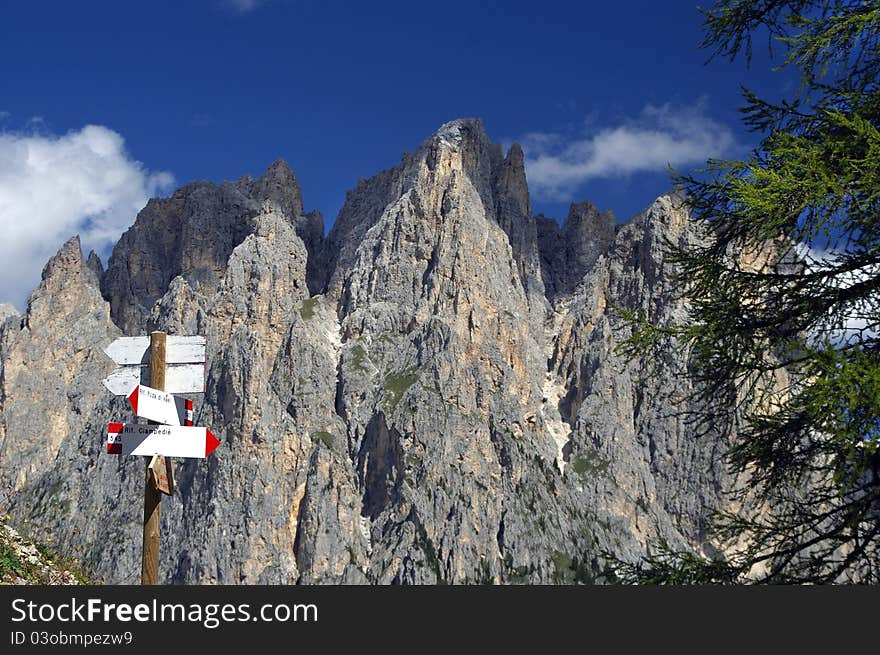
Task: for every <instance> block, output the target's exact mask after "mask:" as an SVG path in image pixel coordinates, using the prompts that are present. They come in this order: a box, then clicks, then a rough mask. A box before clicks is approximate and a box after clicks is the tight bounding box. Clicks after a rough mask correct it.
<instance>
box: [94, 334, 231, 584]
mask: <svg viewBox="0 0 880 655" xmlns="http://www.w3.org/2000/svg"><path fill="white" fill-rule="evenodd" d="M205 346H206V343H205V338H204V337H199V336H195V337H181V336H167V335H166V334H165V333H164V332H153V333H152V334H150V336H149V337H120V338H119V339H116V341H114V342H113V343H111V344H110V345H109V346H107V347H106V348H105V349H104V352H105V353H106V354H107V356H108V357H110V358H111V359H112V360H113V361H114V362H115V363H116V364H117V365H118V368H117V369H116V370H115V371H113V372H112V373H111V374H110V375H109V376H108V377H107V378H105V379H104V380H103V383H104V386H105V387H107V389H108V390H109V391H110V392H111V393H112V394H114V395H117V396H127V397H128V401H129V403H130V404H131V406H132V409H133V410H134V413H135V415H137V416H140V417H143V418H146V419H149V424H148V425H143V424H125V423H110V424H109V425H108V426H107V453H108V454H113V455H144V456H147V457H150V460H149V461H148V463H147V466H146V472H145V479H144V538H143V558H142V561H141V584H149V585H154V584H157V583H158V577H159V575H158V574H159V508H160V503H161V501H162V494H163V493H165V494H168V495H171V494H173V493H174V469H173V468H172V466H171V461H170V460H166V456H167V457H199V458H204V457H207V456H208V455H210V454H211V453H212V452H213V451H214V449H215V448H217V446H218V445H219V444H220V442H219V440H218V439H217V438H216V437H215V436H214V435H213V433H212V432H211V431H210V430H209V429H207V428H204V427H194V426H193V425H192V418H193V415H192V401H191V400H188V399H184V398H176V397H175V396H173V395H172V394H174V393H202V392H204V390H205ZM145 375H146V376H147V384H142V379H141V378H142V377H144V376H145Z"/></svg>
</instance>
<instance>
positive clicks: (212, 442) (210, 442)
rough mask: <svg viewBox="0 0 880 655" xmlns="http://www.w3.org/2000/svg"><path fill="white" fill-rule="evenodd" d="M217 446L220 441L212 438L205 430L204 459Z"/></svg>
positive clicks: (212, 435) (208, 431)
mask: <svg viewBox="0 0 880 655" xmlns="http://www.w3.org/2000/svg"><path fill="white" fill-rule="evenodd" d="M219 445H220V441H219V440H218V439H217V437H215V436H214V433H213V432H211V431H210V430H208V429H207V428H205V457H207V456H208V455H210V454H211V453H213V452H214V449H215V448H217V446H219Z"/></svg>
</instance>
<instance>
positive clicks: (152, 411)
mask: <svg viewBox="0 0 880 655" xmlns="http://www.w3.org/2000/svg"><path fill="white" fill-rule="evenodd" d="M128 402H129V403H130V404H131V408H132V409H133V410H134V413H135V415H136V416H140V417H142V418H146V419H150V420H151V421H156V422H157V423H164V424H165V425H180V417H181V415H183V414H184V412H185V410H184V405H185V403H186V400H185V399H184V398H176V397H174V396H172V395H171V394H170V393H168V392H167V391H159V390H158V389H153V388H152V387H148V386H145V385H143V384H139V385H137V386H136V387H135V388H134V391H132V392H131V393H130V394H129V395H128ZM190 425H192V423H190Z"/></svg>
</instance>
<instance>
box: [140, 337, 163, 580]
mask: <svg viewBox="0 0 880 655" xmlns="http://www.w3.org/2000/svg"><path fill="white" fill-rule="evenodd" d="M150 386H151V387H153V388H154V389H158V390H160V391H165V333H164V332H153V333H151V334H150ZM161 500H162V494H161V493H160V492H159V490H158V489H156V487H155V485H154V484H153V480H152V475H151V471H150V462H149V460H148V461H147V466H146V469H145V474H144V550H143V559H142V560H141V584H144V585H155V584H158V583H159V503H160V502H161Z"/></svg>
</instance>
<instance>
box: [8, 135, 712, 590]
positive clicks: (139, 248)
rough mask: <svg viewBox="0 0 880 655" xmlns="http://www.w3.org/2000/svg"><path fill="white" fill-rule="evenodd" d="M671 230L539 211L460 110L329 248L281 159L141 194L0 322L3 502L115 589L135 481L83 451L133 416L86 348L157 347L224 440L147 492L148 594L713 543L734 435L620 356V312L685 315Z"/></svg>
mask: <svg viewBox="0 0 880 655" xmlns="http://www.w3.org/2000/svg"><path fill="white" fill-rule="evenodd" d="M682 211H683V210H682V208H681V207H680V205H676V203H675V202H674V200H673V199H672V197H671V196H668V197H664V198H661V199H659V200H658V201H657V202H656V203H654V204H653V205H652V206H651V207H650V208H649V209H648V210H647V211H646V212H645V213H644V214H642V215H641V216H640V217H637V218H636V219H634V220H632V221H630V222H629V223H627V224H625V225H622V226H618V227H617V228H615V221H614V216H613V215H612V214H611V213H610V212H600V211H598V210H597V209H596V208H595V207H594V206H592V205H590V204H589V203H576V204H574V205H572V207H571V209H570V211H569V214H568V217H567V218H566V220H565V222H564V223H563V224H562V225H561V226H560V224H559V223H558V222H557V221H555V220H553V219H552V218H546V217H542V216H538V217H534V216H532V214H531V209H530V201H529V194H528V187H527V183H526V177H525V171H524V158H523V153H522V150H521V149H520V148H519V147H518V146H516V145H514V146H511V148H510V149H509V150H508V152H507V153H506V155H505V154H504V153H503V151H502V148H501V146H500V145H497V144H493V143H492V142H491V141H490V140H489V137H488V136H487V135H486V132H485V130H484V128H483V124H482V122H481V121H479V120H477V119H462V120H458V121H453V122H450V123H447V124H445V125H443V126H442V127H441V128H440V129H439V130H438V131H437V132H435V133H434V134H433V135H432V136H430V137H428V138H427V139H426V140H425V141H423V143H422V144H421V146H420V147H419V148H418V149H416V150H415V151H414V152H413V153H412V154H408V155H404V156H403V157H402V159H401V161H400V162H399V163H398V165H396V166H394V167H393V168H390V169H388V170H386V171H382V172H379V173H377V174H375V175H373V176H372V177H369V178H367V179H364V180H363V181H362V182H360V183H358V185H357V186H356V187H355V188H354V189H352V190H351V191H350V192H349V193H348V195H347V197H346V202H345V205H344V206H343V208H342V210H341V211H340V213H339V216H338V217H337V218H336V221H335V223H334V225H333V229H332V230H331V232H330V234H329V235H328V237H327V239H326V240H325V239H323V227H322V219H321V216H320V214H318V213H317V212H312V213H311V214H304V213H303V204H302V193H301V190H300V187H299V183H298V181H297V179H296V176H295V175H294V174H293V172H292V171H291V170H290V167H289V166H287V164H286V163H284V162H283V161H280V160H279V161H277V162H275V163H273V164H272V165H270V166H269V168H268V169H267V171H266V172H265V173H264V174H263V175H262V176H260V177H259V178H257V179H253V178H249V177H244V178H241V179H240V180H238V181H237V182H229V183H223V184H220V185H216V184H212V183H210V182H198V183H193V184H190V185H187V186H185V187H183V188H182V189H180V190H178V191H177V192H175V193H174V194H172V195H171V196H170V197H169V198H163V199H154V200H151V201H150V202H149V203H148V204H147V206H146V207H145V208H144V209H143V210H142V211H141V212H140V213H139V214H138V216H137V217H136V218H135V220H134V224H133V225H132V227H131V228H130V229H129V230H128V231H127V232H126V233H125V234H124V235H123V236H122V237H121V238H120V240H119V242H118V243H117V244H116V246H115V247H114V250H113V254H112V255H111V257H110V259H109V261H108V264H107V270H106V271H103V272H102V266H101V263H100V261H99V260H98V258H97V257H96V256H91V255H90V256H89V258H88V261H86V262H84V261H83V257H82V252H81V250H80V247H79V242H78V240H71V241H70V242H68V243H67V244H65V245H64V247H63V248H62V249H61V250H60V251H59V253H58V255H56V257H54V258H53V259H52V260H51V261H50V262H49V264H47V267H46V271H45V274H44V280H43V282H42V283H41V285H40V287H39V288H38V289H37V290H36V291H35V292H34V294H33V296H32V300H31V304H30V307H29V310H28V313H27V316H26V320H25V321H23V322H22V321H15V320H7V321H5V322H3V323H2V324H0V480H4V481H8V486H9V487H10V490H9V493H11V494H12V496H11V497H12V498H13V500H12V501H11V502H12V506H11V510H10V512H11V513H12V514H13V516H14V520H15V521H19V520H22V519H24V518H27V519H28V520H29V521H30V522H31V523H32V524H38V525H39V526H40V527H46V528H51V529H52V531H53V532H52V534H53V539H56V538H57V540H58V543H59V545H63V546H70V547H71V548H73V547H76V548H83V549H85V558H86V561H87V562H88V563H89V564H90V565H92V566H93V567H94V568H95V569H96V570H97V572H98V574H99V575H106V576H107V578H108V580H110V581H116V582H118V581H122V580H126V581H130V579H127V576H130V575H131V572H132V571H135V572H136V571H137V570H138V567H139V561H140V550H139V549H140V538H139V536H140V529H141V516H140V514H139V511H140V500H141V497H142V492H143V486H142V485H143V463H142V462H140V461H137V460H136V458H128V460H119V459H117V458H111V457H108V456H107V455H106V454H102V453H101V452H100V450H101V441H102V440H101V434H102V433H103V432H104V431H105V430H106V423H107V422H108V421H111V420H120V418H123V417H124V416H125V414H124V412H126V411H128V409H127V407H126V406H125V403H124V402H122V401H120V400H118V399H112V398H110V397H109V396H108V394H107V393H106V391H105V390H104V389H103V387H101V385H100V382H99V381H100V379H101V378H102V377H103V376H104V375H106V374H107V372H108V369H109V368H112V363H110V362H109V361H108V360H107V358H106V356H104V354H103V353H101V351H100V349H101V347H103V346H104V345H106V344H107V343H109V342H110V341H112V340H113V339H114V338H116V337H117V336H118V335H119V334H120V332H121V331H124V332H125V333H128V334H143V333H145V332H146V331H149V330H150V329H153V328H158V329H165V330H166V331H168V332H171V333H174V332H177V333H190V334H195V333H198V334H203V335H205V336H207V337H208V343H209V352H208V362H207V365H206V392H205V394H204V395H203V396H200V397H199V398H198V400H197V408H198V409H197V413H198V417H199V419H198V420H199V422H200V424H204V425H208V426H210V427H211V429H212V431H213V432H215V434H217V435H218V436H219V437H220V438H221V440H222V444H221V446H220V447H219V448H218V449H217V450H216V451H215V452H214V454H213V455H212V456H211V458H209V459H208V460H207V461H198V462H195V461H191V462H185V463H181V465H180V467H179V468H178V473H179V475H178V481H179V493H178V494H177V495H176V496H175V498H173V499H170V500H169V501H168V502H167V504H166V503H163V510H162V521H163V526H162V531H163V565H162V576H163V578H164V581H167V582H171V581H175V582H186V583H199V582H220V583H285V584H286V583H292V582H303V583H367V582H369V583H391V582H395V583H438V582H452V583H465V582H490V581H491V582H510V583H514V582H534V583H549V582H575V581H577V582H591V581H595V580H597V579H598V578H599V576H600V575H601V573H602V571H603V568H604V562H603V561H602V556H603V555H602V553H604V552H608V551H610V552H613V553H615V555H617V556H619V557H621V558H624V559H630V560H632V559H634V558H636V557H638V556H640V555H642V554H644V553H645V552H646V549H647V543H648V542H649V541H650V540H653V539H657V538H659V539H663V540H665V541H666V542H667V543H669V544H671V545H672V546H675V547H690V546H691V545H693V546H694V548H700V547H702V546H703V545H704V542H705V535H703V534H702V533H701V532H700V526H701V524H702V523H701V519H702V517H704V516H705V515H706V514H707V513H708V512H710V511H711V510H713V509H715V508H718V507H719V503H720V502H721V501H720V499H719V497H718V494H717V490H718V489H720V488H722V486H723V485H722V484H721V483H722V482H723V480H724V470H723V466H722V465H721V464H720V462H721V459H720V457H719V453H720V452H721V450H722V449H723V444H720V443H717V442H713V441H712V439H711V438H707V439H701V440H694V439H691V438H689V434H688V432H687V429H686V426H685V425H684V424H683V422H682V421H681V420H679V419H678V418H677V416H678V415H679V413H680V410H682V409H683V408H682V407H681V406H680V403H681V402H683V401H681V400H680V399H682V398H686V397H687V385H688V381H687V380H682V379H677V378H673V377H667V378H663V379H661V380H659V381H658V382H657V383H650V384H646V383H645V382H643V381H642V380H641V378H640V376H639V368H638V365H637V364H631V363H628V362H625V361H622V360H620V359H619V357H618V356H617V355H616V354H615V353H616V345H617V344H618V343H620V341H621V340H622V339H624V338H626V336H627V328H626V326H624V325H622V324H621V322H620V321H619V319H618V317H617V316H616V314H615V313H614V312H615V308H616V307H632V308H643V307H648V308H650V309H651V310H652V311H653V312H654V313H655V315H657V316H660V317H661V318H662V317H664V316H669V315H672V314H674V313H676V312H681V311H683V310H684V308H683V307H681V306H680V304H677V302H676V301H675V299H674V297H673V296H672V295H671V294H670V293H669V288H668V285H666V284H665V282H664V281H665V280H667V279H668V277H669V272H670V271H669V268H668V265H667V264H666V263H665V261H664V259H663V253H662V249H661V248H660V247H659V244H660V242H661V239H660V237H661V236H662V235H663V234H680V235H681V238H682V239H686V238H687V234H688V233H689V232H688V222H687V220H686V212H685V213H682ZM676 231H677V232H676ZM98 279H100V285H101V289H102V290H103V297H102V296H101V294H99V293H98V290H97V288H96V284H97V280H98ZM105 298H106V300H105ZM548 299H549V302H548ZM111 313H112V317H113V321H112V322H111V320H110V315H111ZM0 316H2V310H0ZM669 356H670V357H680V356H681V354H680V353H670V354H669ZM49 398H52V399H53V401H52V402H50V401H49ZM669 398H672V399H673V400H668V399H669ZM53 403H54V404H53ZM664 403H672V405H667V404H664ZM675 403H679V404H675ZM47 424H49V425H51V427H52V429H51V430H50V431H49V434H51V435H52V437H51V438H49V439H47V437H46V435H47V430H46V425H47ZM108 498H109V499H113V502H107V500H108ZM107 543H113V544H114V545H115V546H114V552H113V557H112V558H107V557H105V550H106V549H105V547H104V546H105V545H106V544H107Z"/></svg>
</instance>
